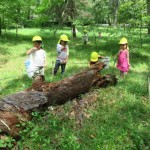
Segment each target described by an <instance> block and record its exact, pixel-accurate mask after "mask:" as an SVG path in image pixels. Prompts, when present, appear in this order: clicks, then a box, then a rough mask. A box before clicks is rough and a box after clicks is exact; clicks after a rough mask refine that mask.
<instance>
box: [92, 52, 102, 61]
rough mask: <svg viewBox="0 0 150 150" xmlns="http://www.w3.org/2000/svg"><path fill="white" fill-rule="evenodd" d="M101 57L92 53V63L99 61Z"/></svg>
mask: <svg viewBox="0 0 150 150" xmlns="http://www.w3.org/2000/svg"><path fill="white" fill-rule="evenodd" d="M99 57H100V55H99V54H98V53H97V52H92V53H91V59H90V60H91V61H92V62H97V61H98V58H99Z"/></svg>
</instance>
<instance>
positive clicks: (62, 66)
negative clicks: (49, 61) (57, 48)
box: [61, 64, 66, 74]
mask: <svg viewBox="0 0 150 150" xmlns="http://www.w3.org/2000/svg"><path fill="white" fill-rule="evenodd" d="M65 67H66V64H61V74H64V72H65Z"/></svg>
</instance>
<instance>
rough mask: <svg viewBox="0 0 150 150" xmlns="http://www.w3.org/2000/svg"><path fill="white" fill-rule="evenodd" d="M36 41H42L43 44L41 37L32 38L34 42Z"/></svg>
mask: <svg viewBox="0 0 150 150" xmlns="http://www.w3.org/2000/svg"><path fill="white" fill-rule="evenodd" d="M35 41H41V42H42V38H41V37H40V36H34V37H33V38H32V42H35Z"/></svg>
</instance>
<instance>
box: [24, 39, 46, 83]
mask: <svg viewBox="0 0 150 150" xmlns="http://www.w3.org/2000/svg"><path fill="white" fill-rule="evenodd" d="M32 42H33V48H31V49H29V50H28V51H27V52H26V54H27V55H31V54H32V59H33V60H32V61H33V66H34V73H33V76H32V78H33V79H34V80H39V79H40V80H42V81H44V80H45V78H44V67H45V66H46V53H45V51H44V50H43V49H42V38H41V37H40V36H34V37H33V38H32Z"/></svg>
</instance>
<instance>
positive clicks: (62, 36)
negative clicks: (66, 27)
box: [58, 34, 69, 43]
mask: <svg viewBox="0 0 150 150" xmlns="http://www.w3.org/2000/svg"><path fill="white" fill-rule="evenodd" d="M61 40H62V41H66V42H68V41H69V39H68V36H67V35H65V34H62V35H61V36H60V39H59V41H58V43H60V41H61Z"/></svg>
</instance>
